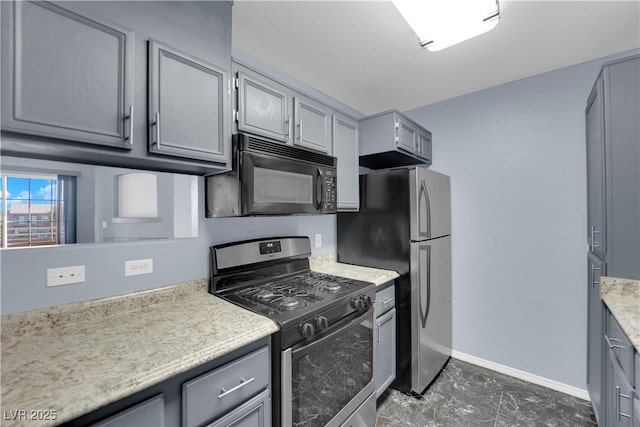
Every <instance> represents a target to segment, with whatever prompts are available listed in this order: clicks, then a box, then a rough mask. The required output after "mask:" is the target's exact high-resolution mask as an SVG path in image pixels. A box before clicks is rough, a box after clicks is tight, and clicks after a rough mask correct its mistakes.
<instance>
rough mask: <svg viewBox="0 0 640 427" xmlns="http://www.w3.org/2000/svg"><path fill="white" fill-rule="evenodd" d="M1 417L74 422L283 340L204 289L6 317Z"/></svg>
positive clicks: (192, 286)
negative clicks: (32, 414)
mask: <svg viewBox="0 0 640 427" xmlns="http://www.w3.org/2000/svg"><path fill="white" fill-rule="evenodd" d="M0 320H1V322H2V350H1V353H2V378H1V381H2V392H1V399H2V400H1V401H2V409H3V411H4V412H5V413H7V412H8V411H10V410H12V411H16V410H27V411H29V410H55V411H56V415H57V419H56V420H55V421H48V422H46V421H28V422H25V421H11V420H6V419H5V418H7V417H3V419H2V426H17V425H20V426H23V425H31V426H38V427H40V426H46V425H52V424H58V423H61V422H64V421H68V420H71V419H73V418H75V417H77V416H80V415H82V414H85V413H88V412H90V411H93V410H95V409H98V408H100V407H102V406H104V405H106V404H108V403H111V402H114V401H117V400H119V399H122V398H124V397H126V396H128V395H131V394H132V393H136V392H138V391H140V390H143V389H145V388H147V387H150V386H152V385H154V384H157V383H160V382H162V381H163V380H165V379H167V378H169V377H172V376H174V375H176V374H179V373H182V372H186V371H188V370H189V369H191V368H195V367H197V366H198V365H201V364H203V363H205V362H208V361H210V360H213V359H215V358H217V357H219V356H222V355H224V354H227V353H230V352H231V351H233V350H236V349H239V348H241V347H243V346H245V345H247V344H249V343H251V342H253V341H256V340H258V339H260V338H263V337H266V336H268V335H270V334H272V333H274V332H276V331H277V330H278V327H277V325H276V324H275V323H274V322H272V321H271V320H269V319H268V318H266V317H263V316H260V315H257V314H254V313H252V312H250V311H248V310H244V309H242V308H240V307H238V306H236V305H234V304H231V303H229V302H226V301H224V300H222V299H220V298H217V297H215V296H213V295H211V294H209V293H208V292H207V284H206V281H205V280H198V281H192V282H186V283H182V284H179V285H175V286H169V287H165V288H160V289H154V290H151V291H143V292H136V293H133V294H129V295H124V296H118V297H113V298H105V299H100V300H94V301H85V302H79V303H72V304H65V305H62V306H56V307H51V308H47V309H41V310H34V311H30V312H25V313H15V314H9V315H5V316H2V317H1V318H0Z"/></svg>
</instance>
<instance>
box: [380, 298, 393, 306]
mask: <svg viewBox="0 0 640 427" xmlns="http://www.w3.org/2000/svg"><path fill="white" fill-rule="evenodd" d="M393 300H394V298H387V299H385V300H384V301H381V303H382V305H387V304H389V303H390V302H393Z"/></svg>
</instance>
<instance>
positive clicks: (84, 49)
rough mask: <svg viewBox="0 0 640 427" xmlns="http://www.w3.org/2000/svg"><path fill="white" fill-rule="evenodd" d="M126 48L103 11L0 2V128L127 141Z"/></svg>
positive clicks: (117, 143)
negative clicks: (95, 14)
mask: <svg viewBox="0 0 640 427" xmlns="http://www.w3.org/2000/svg"><path fill="white" fill-rule="evenodd" d="M133 49H134V38H133V32H131V31H128V30H126V29H124V28H121V27H120V26H118V25H115V24H112V23H110V22H106V21H104V20H102V19H96V18H94V17H89V16H86V15H80V14H77V13H74V12H72V11H70V10H67V9H65V8H62V7H59V6H57V5H55V4H52V3H45V2H26V1H25V2H22V1H19V2H15V3H12V2H2V52H3V54H2V93H3V97H2V130H6V131H14V132H20V133H25V134H31V135H38V136H44V137H53V138H62V139H67V140H73V141H79V142H83V143H86V144H99V145H106V146H111V147H118V148H124V149H129V148H130V147H131V143H132V139H131V129H132V117H131V115H132V113H133V100H132V98H133V92H132V91H133Z"/></svg>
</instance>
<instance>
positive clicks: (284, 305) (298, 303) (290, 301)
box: [274, 297, 305, 311]
mask: <svg viewBox="0 0 640 427" xmlns="http://www.w3.org/2000/svg"><path fill="white" fill-rule="evenodd" d="M276 301H278V308H280V309H281V310H284V311H293V310H296V309H298V308H302V307H304V305H305V303H304V301H303V300H301V299H299V298H296V297H283V298H282V300H276ZM274 302H275V301H274Z"/></svg>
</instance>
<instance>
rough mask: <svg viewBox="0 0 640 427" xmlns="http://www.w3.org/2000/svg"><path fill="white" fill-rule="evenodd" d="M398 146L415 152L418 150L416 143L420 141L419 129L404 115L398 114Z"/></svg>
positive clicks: (396, 125) (396, 124)
mask: <svg viewBox="0 0 640 427" xmlns="http://www.w3.org/2000/svg"><path fill="white" fill-rule="evenodd" d="M395 117H396V123H395V127H396V146H397V147H398V148H399V149H402V150H405V151H408V152H410V153H412V154H414V153H415V152H416V151H417V150H416V144H417V141H418V139H417V138H418V130H417V129H416V127H415V126H414V125H413V123H411V122H409V121H408V120H407V119H405V118H404V117H402V116H400V115H398V114H396V115H395Z"/></svg>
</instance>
